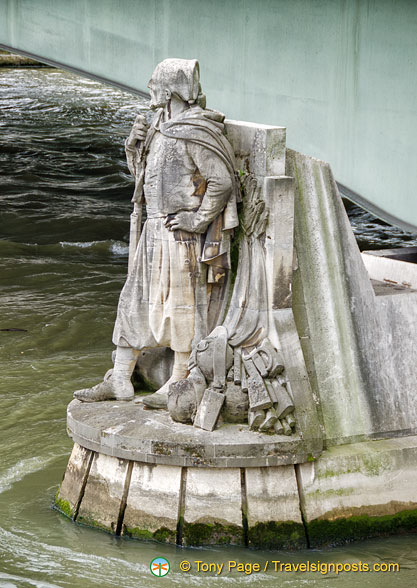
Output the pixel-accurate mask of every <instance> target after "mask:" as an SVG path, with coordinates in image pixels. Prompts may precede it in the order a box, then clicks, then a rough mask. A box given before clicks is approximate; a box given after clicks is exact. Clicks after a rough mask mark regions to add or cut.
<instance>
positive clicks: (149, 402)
mask: <svg viewBox="0 0 417 588" xmlns="http://www.w3.org/2000/svg"><path fill="white" fill-rule="evenodd" d="M184 377H186V376H184ZM180 379H183V378H180ZM178 381H179V378H178V377H176V376H171V377H170V378H169V380H168V382H165V384H164V385H163V386H161V388H159V390H157V391H156V392H154V393H153V394H149V396H141V397H139V398H137V399H136V400H135V404H144V405H145V406H146V407H147V408H167V407H168V392H169V387H170V385H171V384H174V383H175V382H178Z"/></svg>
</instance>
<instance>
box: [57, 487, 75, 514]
mask: <svg viewBox="0 0 417 588" xmlns="http://www.w3.org/2000/svg"><path fill="white" fill-rule="evenodd" d="M54 508H55V509H56V510H58V511H59V512H60V513H62V514H63V515H65V516H66V517H68V518H69V519H72V515H73V509H72V507H71V505H70V503H69V502H68V500H64V499H63V498H58V493H57V495H56V497H55V502H54Z"/></svg>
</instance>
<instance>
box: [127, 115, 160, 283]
mask: <svg viewBox="0 0 417 588" xmlns="http://www.w3.org/2000/svg"><path fill="white" fill-rule="evenodd" d="M137 122H138V123H146V117H145V116H143V114H138V115H137V117H136V119H135V123H137ZM154 134H155V129H154V128H153V127H151V128H150V129H149V130H148V133H147V135H146V139H145V140H144V141H141V142H140V144H139V146H136V147H134V150H135V151H136V153H137V155H136V154H135V156H133V149H130V148H129V147H127V146H126V144H125V147H126V157H127V160H128V164H129V168H130V167H131V168H132V169H134V172H135V174H134V176H135V190H134V192H133V196H132V202H133V212H132V214H131V215H130V232H129V261H128V273H130V272H131V269H132V264H133V259H134V257H135V252H136V248H137V246H138V243H139V239H140V233H141V228H142V203H143V183H144V180H145V166H146V155H147V152H148V149H149V145H150V143H151V141H152V138H153V136H154Z"/></svg>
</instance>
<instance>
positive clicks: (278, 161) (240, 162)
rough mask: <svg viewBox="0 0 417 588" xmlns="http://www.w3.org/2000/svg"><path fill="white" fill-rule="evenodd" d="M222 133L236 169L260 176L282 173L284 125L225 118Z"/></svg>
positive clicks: (283, 167) (283, 165)
mask: <svg viewBox="0 0 417 588" xmlns="http://www.w3.org/2000/svg"><path fill="white" fill-rule="evenodd" d="M226 134H227V138H228V139H229V141H230V143H231V144H232V147H233V150H234V152H235V155H236V164H237V168H238V169H240V170H243V171H247V172H250V173H252V174H254V175H255V176H261V177H264V176H281V175H284V174H285V142H286V129H285V127H274V126H269V125H261V124H255V123H250V122H243V121H237V120H227V121H226Z"/></svg>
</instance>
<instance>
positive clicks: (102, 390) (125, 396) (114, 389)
mask: <svg viewBox="0 0 417 588" xmlns="http://www.w3.org/2000/svg"><path fill="white" fill-rule="evenodd" d="M134 397H135V394H134V390H133V386H132V384H131V383H130V382H117V381H114V380H112V378H111V377H110V378H109V379H107V380H105V381H104V382H100V384H96V385H95V386H93V387H92V388H84V389H83V390H77V391H76V392H74V398H76V399H77V400H81V401H82V402H101V401H103V400H123V401H124V400H133V398H134Z"/></svg>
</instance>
